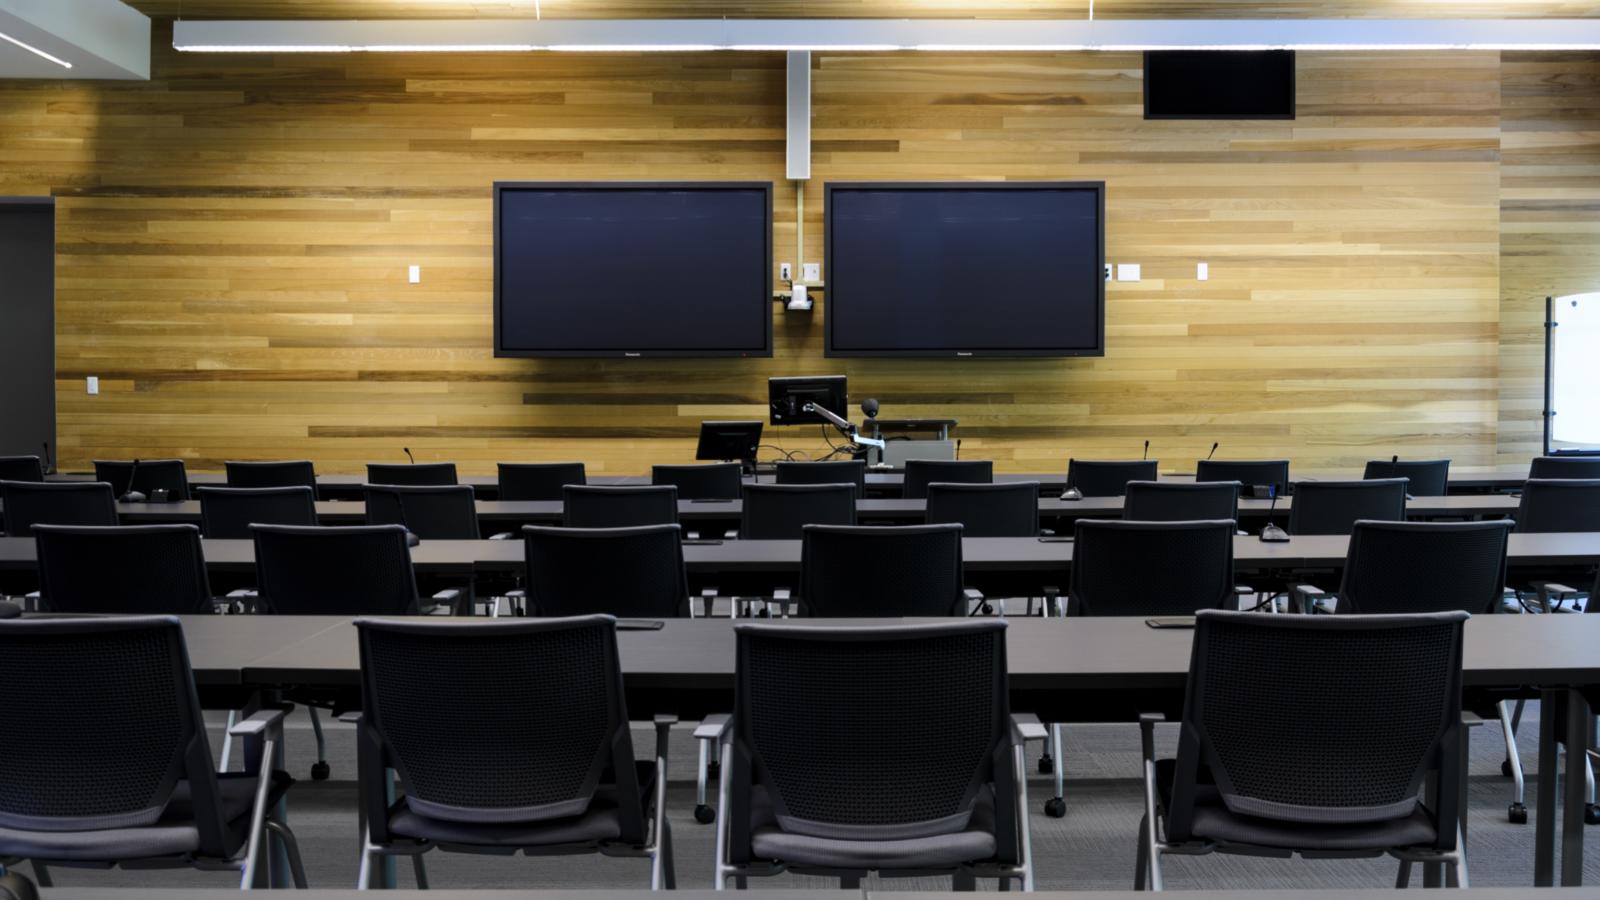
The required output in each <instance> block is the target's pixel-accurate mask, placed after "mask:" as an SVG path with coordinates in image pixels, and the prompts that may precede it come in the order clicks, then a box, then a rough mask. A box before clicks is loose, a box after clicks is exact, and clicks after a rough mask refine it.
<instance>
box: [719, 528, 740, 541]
mask: <svg viewBox="0 0 1600 900" xmlns="http://www.w3.org/2000/svg"><path fill="white" fill-rule="evenodd" d="M722 539H723V540H725V541H737V540H738V539H739V529H737V528H729V529H728V530H727V531H724V532H723V533H722Z"/></svg>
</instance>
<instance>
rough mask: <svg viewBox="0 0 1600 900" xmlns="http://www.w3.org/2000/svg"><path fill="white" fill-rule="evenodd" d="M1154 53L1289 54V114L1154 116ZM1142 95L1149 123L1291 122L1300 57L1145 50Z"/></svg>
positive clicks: (1296, 104)
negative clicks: (1152, 106) (1151, 91)
mask: <svg viewBox="0 0 1600 900" xmlns="http://www.w3.org/2000/svg"><path fill="white" fill-rule="evenodd" d="M1152 53H1287V54H1289V111H1288V112H1286V113H1259V114H1255V115H1229V114H1225V113H1181V114H1180V113H1151V112H1150V54H1152ZM1139 67H1140V68H1139V80H1140V81H1141V82H1142V85H1141V88H1140V94H1141V97H1142V104H1143V110H1144V118H1145V121H1147V122H1270V121H1279V122H1282V121H1292V120H1293V119H1294V118H1295V117H1296V111H1297V109H1298V107H1299V104H1300V90H1299V83H1298V78H1299V77H1300V57H1299V55H1298V54H1297V53H1296V52H1295V51H1293V50H1281V49H1271V50H1192V49H1181V48H1180V49H1173V50H1146V51H1144V58H1143V59H1141V60H1140V62H1139Z"/></svg>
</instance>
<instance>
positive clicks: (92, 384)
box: [89, 375, 100, 394]
mask: <svg viewBox="0 0 1600 900" xmlns="http://www.w3.org/2000/svg"><path fill="white" fill-rule="evenodd" d="M89 393H91V394H98V393H100V378H99V376H97V375H90V376H89Z"/></svg>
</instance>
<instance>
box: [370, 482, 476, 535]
mask: <svg viewBox="0 0 1600 900" xmlns="http://www.w3.org/2000/svg"><path fill="white" fill-rule="evenodd" d="M364 491H365V493H366V497H367V524H368V525H403V526H405V528H406V530H407V531H410V532H411V533H412V534H414V535H416V536H417V537H418V538H420V539H422V540H425V541H475V540H477V539H478V538H479V537H481V535H480V534H479V533H478V501H477V498H476V496H474V494H473V492H472V488H471V486H469V485H465V484H450V485H397V484H385V485H375V484H369V485H366V487H365V488H364Z"/></svg>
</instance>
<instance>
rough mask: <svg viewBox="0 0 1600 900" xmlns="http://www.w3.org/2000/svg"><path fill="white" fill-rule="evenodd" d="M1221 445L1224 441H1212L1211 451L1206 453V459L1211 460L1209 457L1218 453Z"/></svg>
mask: <svg viewBox="0 0 1600 900" xmlns="http://www.w3.org/2000/svg"><path fill="white" fill-rule="evenodd" d="M1220 446H1222V442H1221V441H1212V442H1211V452H1210V453H1207V454H1206V459H1207V460H1209V459H1211V457H1213V456H1216V455H1217V448H1218V447H1220Z"/></svg>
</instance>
